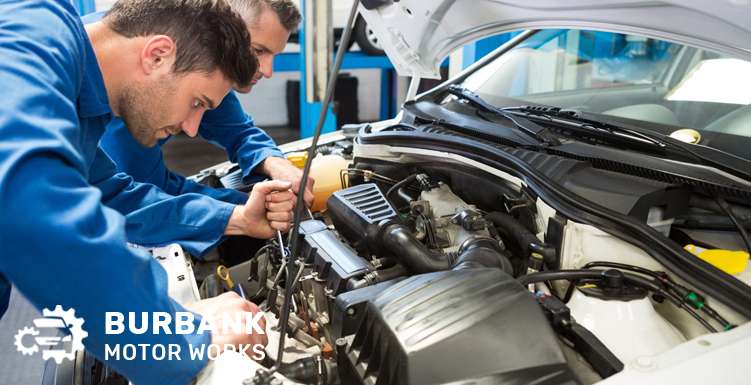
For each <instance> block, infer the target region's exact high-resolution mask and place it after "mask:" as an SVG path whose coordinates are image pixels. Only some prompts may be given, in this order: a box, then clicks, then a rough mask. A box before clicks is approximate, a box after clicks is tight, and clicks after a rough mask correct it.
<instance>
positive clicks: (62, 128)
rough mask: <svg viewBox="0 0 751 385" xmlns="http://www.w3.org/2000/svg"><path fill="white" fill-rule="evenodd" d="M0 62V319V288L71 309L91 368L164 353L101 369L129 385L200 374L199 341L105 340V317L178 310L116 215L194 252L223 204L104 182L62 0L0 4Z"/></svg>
mask: <svg viewBox="0 0 751 385" xmlns="http://www.w3.org/2000/svg"><path fill="white" fill-rule="evenodd" d="M0 58H1V59H0V88H1V89H2V90H3V92H4V98H3V101H2V102H0V315H1V314H3V313H4V312H5V310H6V309H7V300H8V297H9V294H10V284H11V282H12V283H13V284H14V285H15V286H16V287H17V288H18V289H20V290H21V291H22V292H23V294H24V295H25V296H26V297H27V298H28V299H29V300H30V301H31V302H32V303H33V304H34V305H35V306H36V307H37V308H39V309H41V308H49V309H53V308H54V307H55V305H62V307H63V308H66V309H67V308H74V309H75V311H76V315H77V316H78V317H83V318H84V320H85V323H84V325H83V328H84V329H85V330H86V331H87V332H88V333H89V334H88V338H86V339H85V340H84V345H85V346H86V348H87V350H89V351H90V352H92V353H93V354H94V355H96V356H97V357H99V358H100V359H101V358H103V356H104V345H105V343H107V344H110V345H111V346H112V345H114V344H139V343H144V344H145V343H148V344H176V345H177V346H179V347H180V352H181V356H180V358H181V359H180V360H162V361H153V360H145V361H141V360H135V361H125V360H119V361H115V360H109V361H107V363H108V364H109V365H111V366H112V367H114V368H115V370H117V371H118V372H120V373H121V374H123V375H125V376H127V377H128V378H129V379H130V380H131V381H133V382H134V383H136V384H139V385H140V384H186V383H188V382H189V381H190V379H192V378H193V377H194V376H195V375H196V374H197V373H198V371H199V370H200V369H201V368H202V367H204V366H205V362H204V361H202V360H191V358H190V356H189V352H188V344H192V345H194V346H200V345H202V344H206V343H209V342H210V338H211V336H210V335H209V334H208V333H206V334H202V335H197V334H188V335H176V334H158V335H153V334H151V333H146V334H143V335H134V334H132V333H130V331H128V330H127V329H126V331H125V332H124V333H123V334H115V335H105V322H104V321H105V317H104V316H105V312H107V311H113V312H122V313H127V312H137V314H140V312H166V313H172V314H174V313H175V312H176V311H184V309H183V308H182V307H181V306H180V305H179V304H177V303H176V302H174V301H173V300H172V299H170V298H169V296H168V295H167V288H166V282H167V279H166V276H165V272H164V270H163V269H162V268H161V266H159V264H158V263H157V262H156V261H155V260H154V259H153V258H151V257H150V256H149V255H148V254H147V253H145V252H137V251H133V250H130V249H128V248H126V246H125V242H126V228H125V220H124V217H123V214H129V215H130V216H131V218H130V219H129V222H128V223H129V224H128V226H130V228H129V229H128V232H130V230H134V233H138V234H148V233H152V234H159V238H160V241H164V240H166V239H168V238H175V239H181V240H188V241H189V242H188V243H190V244H191V245H193V246H194V247H196V248H199V249H203V248H206V247H209V246H210V245H213V244H215V243H217V242H218V241H219V240H220V239H221V237H222V232H223V229H224V226H226V223H227V220H228V217H229V215H230V214H231V210H232V209H233V207H234V205H232V204H229V203H225V202H219V201H216V200H213V199H210V198H208V197H204V196H202V195H198V194H186V195H182V196H180V197H173V196H171V195H167V194H165V193H164V192H162V191H161V190H159V189H158V188H156V187H154V186H152V185H146V184H140V183H135V182H134V181H133V179H131V178H130V177H128V176H127V175H125V174H121V173H120V174H118V173H116V170H115V167H114V164H113V163H112V162H111V160H110V159H109V158H108V157H107V156H106V155H105V154H104V152H103V151H102V150H101V149H100V148H98V146H97V143H98V142H99V139H100V137H101V136H102V134H103V133H104V130H105V127H106V125H107V123H108V122H109V120H110V117H111V110H110V107H109V103H108V100H107V92H106V90H105V88H104V80H103V78H102V75H101V72H100V71H99V67H98V63H97V60H96V57H95V55H94V51H93V48H92V46H91V43H90V42H89V40H88V37H87V35H86V32H85V31H84V28H83V24H82V23H81V20H80V18H79V17H78V15H77V14H76V11H75V9H74V8H73V6H72V5H71V3H70V0H0ZM134 227H135V228H134ZM198 229H203V230H202V231H197V230H198ZM206 229H211V230H210V231H207V230H206ZM128 238H130V239H129V240H130V241H132V242H136V243H141V244H147V245H148V243H149V242H148V239H134V238H133V237H128ZM199 320H200V318H198V317H197V318H196V326H197V325H198V322H199ZM33 358H34V359H40V358H39V357H38V356H37V357H33ZM29 359H32V358H29ZM204 360H205V358H204Z"/></svg>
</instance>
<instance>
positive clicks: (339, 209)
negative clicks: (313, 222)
mask: <svg viewBox="0 0 751 385" xmlns="http://www.w3.org/2000/svg"><path fill="white" fill-rule="evenodd" d="M326 206H327V208H328V213H329V216H330V217H331V221H332V222H333V223H334V227H336V230H337V231H338V232H339V234H341V235H342V236H343V237H344V238H346V239H347V240H348V241H349V242H350V243H351V244H352V245H353V246H354V247H355V249H357V250H358V251H360V252H362V253H374V250H372V248H375V247H377V246H378V245H375V244H373V242H370V244H369V242H367V240H368V237H370V236H372V235H373V234H372V233H373V232H375V231H378V226H377V225H378V224H379V223H381V222H383V221H389V220H395V219H396V218H397V214H396V210H394V208H393V207H391V204H390V203H389V202H388V201H387V200H386V197H385V196H384V195H383V193H382V192H381V190H379V189H378V186H376V185H375V184H373V183H366V184H361V185H357V186H354V187H350V188H347V189H344V190H340V191H337V192H335V193H334V194H333V195H332V196H331V197H330V198H329V200H328V201H327V202H326Z"/></svg>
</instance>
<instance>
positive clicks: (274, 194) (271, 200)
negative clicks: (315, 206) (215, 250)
mask: <svg viewBox="0 0 751 385" xmlns="http://www.w3.org/2000/svg"><path fill="white" fill-rule="evenodd" d="M291 187H292V184H291V183H290V182H286V181H279V180H272V181H268V182H261V183H256V184H255V186H253V191H251V192H250V196H249V197H248V201H247V202H246V203H245V205H244V206H237V207H235V210H234V211H232V216H231V217H230V219H229V223H228V224H227V228H226V229H225V231H224V234H225V235H247V236H249V237H253V238H259V239H270V238H272V237H273V236H274V235H275V234H276V231H277V230H279V231H287V230H289V228H290V221H292V215H293V214H292V209H293V208H294V207H295V194H294V193H293V192H292V191H290V190H289V189H290V188H291Z"/></svg>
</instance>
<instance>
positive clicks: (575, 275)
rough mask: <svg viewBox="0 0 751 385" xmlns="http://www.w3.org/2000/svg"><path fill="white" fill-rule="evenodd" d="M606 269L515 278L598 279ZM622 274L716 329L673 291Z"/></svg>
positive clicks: (529, 280) (521, 280) (525, 280)
mask: <svg viewBox="0 0 751 385" xmlns="http://www.w3.org/2000/svg"><path fill="white" fill-rule="evenodd" d="M605 272H606V270H594V269H578V270H556V271H543V272H538V273H532V274H527V275H524V276H521V277H519V278H517V280H518V281H519V283H521V284H522V285H525V286H526V285H528V284H530V283H535V282H547V281H558V280H567V281H572V280H583V279H589V280H600V279H603V278H605V277H604V275H603V274H604V273H605ZM621 273H622V274H623V278H624V281H627V282H629V283H631V284H633V285H636V286H639V287H643V288H645V289H647V290H649V291H651V292H653V293H657V294H659V295H661V296H663V297H665V298H667V299H669V300H670V301H671V302H673V303H674V304H675V305H676V306H678V307H679V308H681V309H683V310H685V311H686V312H687V313H688V314H689V315H691V317H693V318H694V319H696V321H698V322H699V323H700V324H701V325H702V326H704V328H705V329H707V330H708V331H709V332H711V333H716V332H717V329H715V327H714V326H712V325H711V324H710V323H709V322H707V321H706V320H705V319H704V318H702V317H701V315H699V313H697V312H696V311H694V309H693V308H691V307H690V306H688V305H687V304H686V303H685V301H684V300H683V299H682V298H680V297H678V296H677V295H675V293H670V292H668V291H666V290H664V289H663V288H661V287H660V286H659V285H658V284H657V283H655V282H653V281H650V280H648V279H645V278H643V277H640V276H637V275H634V274H631V273H627V272H621Z"/></svg>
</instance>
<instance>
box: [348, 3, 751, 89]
mask: <svg viewBox="0 0 751 385" xmlns="http://www.w3.org/2000/svg"><path fill="white" fill-rule="evenodd" d="M360 12H361V13H362V15H363V17H364V18H365V20H366V21H367V22H368V25H369V26H370V27H371V28H372V29H373V30H374V31H375V32H376V34H378V35H379V37H380V40H379V43H380V44H381V46H382V47H383V48H384V50H385V51H386V54H387V55H388V56H389V58H390V59H391V61H392V62H393V63H394V66H395V67H396V70H397V72H398V73H399V74H400V75H402V76H419V77H423V78H437V77H439V72H438V71H439V66H440V63H441V62H442V61H443V59H444V58H445V57H446V56H448V55H449V54H450V53H451V52H452V51H453V50H454V49H456V48H458V47H460V46H462V45H464V44H466V43H469V42H472V41H474V40H477V39H479V38H482V37H484V36H488V35H493V34H496V33H500V32H503V31H511V30H520V29H537V28H577V29H591V30H602V31H612V32H623V33H630V34H636V35H642V36H649V37H654V38H660V39H664V40H670V41H674V42H677V43H681V44H686V45H691V46H695V47H700V48H705V49H709V50H713V51H719V52H724V53H727V54H729V55H732V56H736V57H739V58H742V59H751V0H716V1H711V0H684V1H680V0H663V1H645V0H565V1H564V0H560V1H555V0H434V1H431V0H401V1H398V2H395V3H392V4H390V5H387V6H383V7H381V8H378V9H373V10H367V9H365V8H364V7H363V6H362V5H360Z"/></svg>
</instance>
